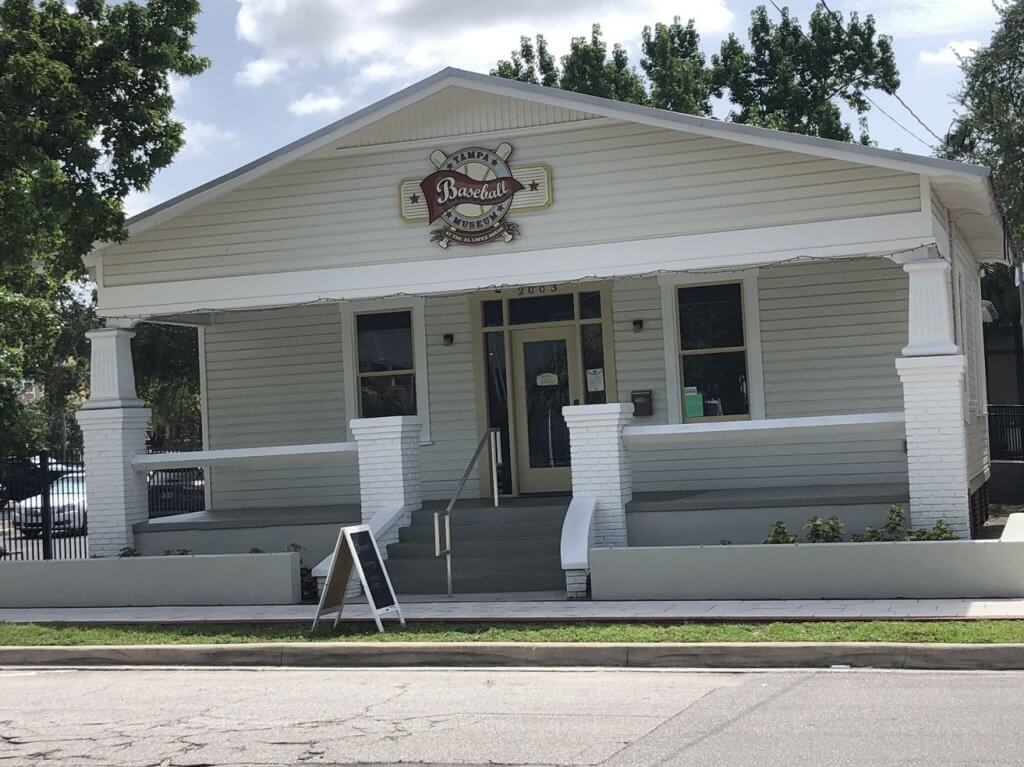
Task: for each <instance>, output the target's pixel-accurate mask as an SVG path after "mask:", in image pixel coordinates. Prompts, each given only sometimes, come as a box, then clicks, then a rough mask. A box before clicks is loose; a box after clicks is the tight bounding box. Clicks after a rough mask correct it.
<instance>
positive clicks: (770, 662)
mask: <svg viewBox="0 0 1024 767" xmlns="http://www.w3.org/2000/svg"><path fill="white" fill-rule="evenodd" d="M2 666H281V667H347V668H389V667H409V666H428V667H429V666H435V667H436V666H445V667H495V668H497V667H517V666H519V667H521V666H534V667H556V666H557V667H566V666H593V667H604V668H648V669H651V668H698V669H708V668H731V669H736V668H830V667H833V666H849V667H851V668H886V669H948V670H959V671H1009V670H1019V669H1024V644H901V643H882V642H878V643H876V642H834V643H831V642H830V643H826V642H729V643H726V642H722V643H691V644H670V643H650V644H598V643H555V642H550V643H549V642H543V643H527V642H507V643H505V642H452V643H443V644H431V643H424V642H387V643H381V642H332V643H328V642H320V643H309V642H264V643H252V644H213V645H211V644H206V645H121V646H116V645H109V646H90V645H81V646H56V647H51V646H47V647H0V667H2Z"/></svg>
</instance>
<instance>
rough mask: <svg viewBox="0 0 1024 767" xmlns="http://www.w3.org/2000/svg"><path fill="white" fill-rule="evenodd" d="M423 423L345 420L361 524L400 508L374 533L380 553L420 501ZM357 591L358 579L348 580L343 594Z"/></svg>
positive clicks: (411, 419)
mask: <svg viewBox="0 0 1024 767" xmlns="http://www.w3.org/2000/svg"><path fill="white" fill-rule="evenodd" d="M422 427H423V423H422V421H421V420H420V419H419V418H416V417H413V416H393V417H389V418H357V419H354V420H352V421H350V422H349V428H350V429H351V430H352V437H353V438H354V439H355V441H356V445H357V446H358V448H359V495H360V507H361V515H362V520H363V524H364V525H365V524H369V523H370V520H371V519H373V517H374V515H375V514H377V512H379V511H382V510H388V509H393V508H396V507H397V508H400V509H401V510H402V512H401V516H400V517H399V518H398V521H397V522H396V523H395V524H393V525H392V526H391V527H390V528H388V529H387V530H386V531H384V532H382V533H381V534H380V535H379V536H378V537H377V545H378V546H379V547H380V553H381V556H382V557H383V558H384V559H387V546H388V544H389V543H397V542H398V529H399V528H400V527H403V526H405V525H408V524H409V523H410V522H411V521H412V519H411V517H412V512H413V511H415V510H416V509H418V508H420V506H421V505H422V495H421V492H420V435H421V433H422ZM358 592H359V581H358V579H357V578H355V577H354V576H353V577H352V578H351V579H350V580H349V583H348V587H347V589H346V596H348V597H352V596H355V595H356V594H358Z"/></svg>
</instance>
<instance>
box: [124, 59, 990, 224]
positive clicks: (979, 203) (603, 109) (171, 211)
mask: <svg viewBox="0 0 1024 767" xmlns="http://www.w3.org/2000/svg"><path fill="white" fill-rule="evenodd" d="M448 87H458V88H465V89H468V90H474V91H480V92H484V93H489V94H493V95H498V96H507V97H510V98H516V99H523V100H527V101H533V102H537V103H541V104H547V105H549V106H556V107H563V108H567V109H573V110H577V111H580V112H587V113H590V114H593V115H596V116H599V117H607V118H612V119H616V120H623V121H627V122H635V123H642V124H645V125H650V126H653V127H661V128H666V129H669V130H678V131H683V132H687V133H693V134H698V135H704V136H709V137H713V138H720V139H725V140H729V141H736V142H740V143H746V144H753V145H757V146H763V147H770V148H774V149H781V150H788V151H792V152H800V153H803V154H810V155H815V156H820V157H828V158H831V159H836V160H845V161H847V162H855V163H860V164H863V165H874V166H880V167H885V168H890V169H893V170H899V171H904V172H908V173H916V174H919V175H923V176H928V177H931V178H932V179H933V180H934V181H936V182H937V184H938V183H942V184H943V185H947V184H948V185H951V186H950V187H949V188H950V190H951V193H953V194H955V195H956V196H957V199H958V201H959V202H962V203H964V207H965V208H968V207H969V209H972V210H976V211H978V212H981V213H983V214H984V215H986V216H991V217H994V219H995V222H996V224H997V225H999V209H998V206H997V205H996V202H995V197H994V194H993V192H992V186H991V179H990V171H989V169H988V168H987V167H984V166H980V165H970V164H967V163H960V162H954V161H951V160H942V159H939V158H936V157H925V156H921V155H914V154H908V153H905V152H898V151H893V150H889V149H879V148H877V147H870V146H863V145H861V144H853V143H848V142H843V141H833V140H830V139H822V138H817V137H815V136H804V135H801V134H795V133H785V132H781V131H775V130H770V129H767V128H759V127H754V126H750V125H742V124H739V123H732V122H723V121H721V120H715V119H711V118H706V117H696V116H693V115H687V114H680V113H678V112H670V111H667V110H663V109H654V108H652V107H645V106H639V105H636V104H627V103H624V102H621V101H614V100H612V99H605V98H601V97H598V96H590V95H587V94H581V93H574V92H572V91H565V90H561V89H558V88H548V87H545V86H541V85H532V84H530V83H522V82H518V81H515V80H506V79H502V78H499V77H492V76H489V75H481V74H477V73H475V72H467V71H465V70H462V69H454V68H451V67H448V68H446V69H442V70H441V71H439V72H437V73H436V74H433V75H431V76H430V77H427V78H426V79H423V80H420V81H419V82H417V83H414V84H412V85H410V86H408V87H406V88H403V89H402V90H400V91H398V92H396V93H393V94H391V95H390V96H387V97H386V98H383V99H381V100H380V101H377V102H376V103H374V104H370V105H369V106H367V107H364V108H363V109H360V110H359V111H358V112H354V113H353V114H350V115H348V116H347V117H343V118H341V119H340V120H337V121H336V122H333V123H331V124H329V125H327V126H325V127H323V128H321V129H319V130H317V131H315V132H313V133H310V134H309V135H308V136H305V137H303V138H300V139H298V140H297V141H293V142H292V143H290V144H287V145H286V146H283V147H281V148H280V149H277V150H275V151H273V152H271V153H270V154H267V155H264V156H263V157H260V158H259V159H257V160H253V161H252V162H250V163H248V164H246V165H243V166H242V167H240V168H238V169H236V170H233V171H231V172H230V173H227V174H225V175H223V176H220V177H219V178H215V179H213V180H212V181H208V182H207V183H205V184H202V185H200V186H197V187H196V188H194V189H192V190H190V191H188V192H185V193H183V194H180V195H178V196H177V197H173V198H171V199H169V200H167V201H165V202H163V203H160V204H159V205H156V206H155V207H152V208H150V209H149V210H146V211H144V212H143V213H140V214H138V215H136V216H134V217H132V218H131V219H129V220H128V229H129V233H130V234H138V233H139V232H141V231H144V230H146V229H149V228H150V227H152V226H155V225H157V224H159V223H160V222H162V221H166V220H168V219H169V218H173V217H175V216H177V215H178V214H180V213H183V212H185V211H186V210H189V209H191V208H193V207H195V206H196V205H198V204H200V203H202V202H204V201H207V200H209V199H212V198H214V197H219V196H220V195H222V194H225V193H226V192H228V191H229V190H231V189H233V188H236V187H237V186H240V185H241V184H244V183H247V182H249V181H252V180H254V179H256V178H259V177H260V176H262V175H264V174H266V173H269V172H270V171H272V170H274V169H276V168H279V167H281V166H283V165H285V164H287V163H289V162H292V161H293V160H296V159H299V158H301V157H303V156H305V155H308V154H309V153H311V152H314V151H315V150H317V149H319V148H321V147H323V146H325V145H328V144H330V143H332V142H335V141H337V140H339V139H340V138H342V137H344V136H347V135H348V134H350V133H353V132H354V131H357V130H359V129H361V128H364V127H366V126H368V125H370V124H372V123H374V122H377V121H378V120H381V119H383V118H385V117H387V116H388V115H391V114H393V113H395V112H397V111H398V110H400V109H403V108H405V107H408V106H410V105H412V104H415V103H417V102H419V101H421V100H423V99H426V98H428V97H429V96H431V95H433V94H435V93H437V92H438V91H440V90H442V89H444V88H448ZM968 203H969V204H968ZM947 206H948V207H956V206H955V205H952V204H949V203H947ZM999 226H1000V230H1001V225H999ZM1000 236H1001V231H1000Z"/></svg>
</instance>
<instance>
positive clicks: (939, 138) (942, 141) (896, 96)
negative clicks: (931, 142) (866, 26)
mask: <svg viewBox="0 0 1024 767" xmlns="http://www.w3.org/2000/svg"><path fill="white" fill-rule="evenodd" d="M819 2H820V3H821V5H822V7H824V9H825V10H826V11H828V12H829V13H830V14H831V15H832V18H834V19H835V20H836V21H837V22H838V23H839V24H842V23H843V19H842V17H841V16H840V15H839V14H838V13H836V12H835V11H833V10H832V9H831V8H829V7H828V3H827V2H825V0H819ZM772 5H775V2H774V0H772ZM775 7H776V8H778V6H777V5H776V6H775ZM854 53H856V54H857V58H859V59H860V62H861V64H865V63H866V62H865V61H864V58H863V57H862V56H861V55H860V51H858V50H856V49H854ZM890 95H892V97H893V98H894V99H896V100H897V101H898V102H900V105H901V106H902V107H903V108H904V109H906V110H907V111H908V112H909V113H910V116H911V117H913V118H914V119H915V120H917V122H918V123H919V124H920V125H921V127H922V128H924V129H925V130H926V131H928V132H929V133H930V134H931V135H932V136H934V137H935V140H936V141H938V142H939V145H940V146H941V145H942V144H945V143H946V140H945V139H944V138H942V136H940V135H939V134H938V133H936V132H935V131H933V130H932V129H931V128H929V127H928V124H927V123H926V122H925V121H924V120H922V119H921V118H920V117H918V116H917V112H915V111H914V110H913V109H911V108H910V105H909V104H907V102H906V101H904V100H903V97H902V96H900V94H899V93H892V94H890ZM868 100H869V101H870V99H868ZM871 103H872V104H874V103H875V102H874V101H872V102H871ZM875 106H876V107H877V106H878V105H877V104H875ZM879 111H880V112H882V114H885V112H884V111H883V110H882V108H881V107H879ZM886 116H887V117H889V119H890V120H893V118H892V116H891V115H886ZM893 122H896V121H895V120H893ZM897 125H899V123H897ZM900 127H901V128H903V126H902V125H900ZM903 130H905V131H907V133H910V135H912V136H914V134H913V133H911V132H910V131H909V130H907V129H906V128H903ZM914 138H918V137H917V136H914ZM918 141H920V138H918ZM922 143H927V142H922Z"/></svg>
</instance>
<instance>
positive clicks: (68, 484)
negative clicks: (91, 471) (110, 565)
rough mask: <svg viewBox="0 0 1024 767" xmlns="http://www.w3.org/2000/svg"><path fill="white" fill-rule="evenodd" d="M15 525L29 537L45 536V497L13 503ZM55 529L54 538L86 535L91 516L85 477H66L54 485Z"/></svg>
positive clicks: (51, 492) (40, 495) (52, 509)
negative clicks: (87, 503)
mask: <svg viewBox="0 0 1024 767" xmlns="http://www.w3.org/2000/svg"><path fill="white" fill-rule="evenodd" d="M11 506H12V507H13V510H12V512H11V524H12V525H13V526H14V529H15V530H17V531H18V532H20V533H21V534H22V535H23V536H25V537H26V538H38V537H39V536H40V535H42V534H43V494H42V493H40V494H39V495H34V496H32V497H31V498H25V499H24V500H22V501H17V502H16V503H13V504H11ZM50 511H51V517H52V522H51V528H52V530H53V534H54V535H61V534H72V535H85V534H86V532H88V514H87V509H86V500H85V475H84V474H82V473H76V474H66V475H64V476H63V477H60V478H59V479H56V480H54V481H53V482H51V483H50Z"/></svg>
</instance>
